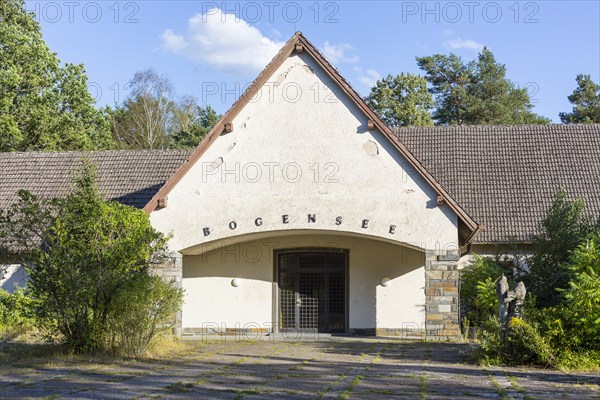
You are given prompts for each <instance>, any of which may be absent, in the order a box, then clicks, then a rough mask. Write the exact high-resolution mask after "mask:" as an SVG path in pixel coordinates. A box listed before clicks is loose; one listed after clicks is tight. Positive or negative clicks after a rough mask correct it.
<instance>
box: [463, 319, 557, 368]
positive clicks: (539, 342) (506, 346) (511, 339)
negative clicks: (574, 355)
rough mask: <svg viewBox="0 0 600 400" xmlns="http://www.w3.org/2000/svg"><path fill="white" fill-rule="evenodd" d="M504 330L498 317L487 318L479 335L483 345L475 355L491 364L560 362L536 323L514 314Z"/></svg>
mask: <svg viewBox="0 0 600 400" xmlns="http://www.w3.org/2000/svg"><path fill="white" fill-rule="evenodd" d="M502 330H503V328H502V327H501V326H500V322H499V321H498V318H497V317H494V316H490V317H488V318H487V320H485V321H484V323H483V325H482V329H481V330H480V331H479V335H478V340H479V347H477V348H476V349H475V350H474V353H473V355H474V356H475V358H477V359H478V360H479V361H482V362H484V363H486V364H491V365H499V364H505V365H523V364H527V365H544V366H556V365H557V358H556V355H555V352H554V350H553V349H552V346H551V344H550V343H549V341H548V340H547V339H546V338H545V337H544V336H543V335H542V334H541V333H540V332H539V330H538V328H537V327H536V326H535V325H532V324H529V323H527V322H525V321H524V320H523V319H521V318H512V319H511V321H510V323H509V328H508V330H507V332H503V331H502ZM503 336H505V337H506V340H503Z"/></svg>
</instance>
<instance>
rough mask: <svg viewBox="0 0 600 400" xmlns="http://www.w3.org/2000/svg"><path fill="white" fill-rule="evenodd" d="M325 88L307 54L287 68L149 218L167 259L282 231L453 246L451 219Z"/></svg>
mask: <svg viewBox="0 0 600 400" xmlns="http://www.w3.org/2000/svg"><path fill="white" fill-rule="evenodd" d="M328 81H329V79H328V78H327V76H326V75H325V73H324V72H323V71H322V70H321V69H320V68H319V67H318V66H317V65H316V64H315V63H314V61H313V60H312V59H311V58H309V57H308V56H307V55H306V54H305V53H302V54H299V55H298V54H296V55H294V56H291V57H289V58H288V59H287V60H286V61H285V62H284V63H283V65H282V66H281V67H280V68H279V69H278V70H277V71H276V72H275V73H274V75H273V76H272V77H271V78H270V79H269V83H268V84H266V85H265V86H264V87H263V90H261V91H260V94H259V95H258V96H257V97H255V99H253V100H252V101H250V103H249V104H248V105H247V106H246V107H245V108H244V109H243V110H242V111H241V112H240V113H239V115H238V116H237V117H236V118H235V120H234V121H233V126H234V131H233V132H231V133H228V134H223V135H221V136H220V137H219V138H218V139H217V140H216V141H215V143H214V144H213V145H212V146H211V147H210V148H209V149H208V150H207V151H206V153H205V154H204V155H203V156H202V157H201V159H200V160H199V161H198V162H197V163H196V164H195V165H194V166H193V168H192V169H191V171H189V172H188V173H187V174H186V175H185V177H184V178H183V179H182V180H181V181H180V182H179V184H178V185H177V186H176V187H175V188H174V189H173V190H172V191H171V193H170V194H169V202H168V207H166V208H164V209H158V210H155V211H154V212H153V213H152V214H151V221H152V224H153V225H154V226H155V227H156V228H158V229H160V230H162V231H163V232H166V233H169V232H172V233H173V237H172V239H171V242H170V247H171V250H175V251H184V252H186V253H188V254H190V253H194V252H195V253H199V252H202V251H203V249H202V244H204V243H209V242H211V241H215V240H219V239H222V238H225V237H230V236H236V235H242V234H248V233H254V232H269V231H277V230H281V229H285V230H290V229H292V230H293V229H315V230H331V231H339V232H355V233H359V234H368V235H374V236H379V237H382V238H386V239H390V240H394V241H397V242H403V243H410V244H411V245H414V246H416V247H418V248H422V249H425V248H428V249H434V248H455V247H456V242H457V228H456V226H457V217H456V215H455V214H454V213H453V212H452V211H451V210H450V209H449V208H448V206H447V205H443V206H441V207H438V206H437V204H436V199H437V194H436V193H435V191H433V190H432V189H431V188H430V187H429V186H428V185H427V184H426V183H425V182H424V180H423V179H422V178H421V177H420V176H419V175H418V174H417V173H416V172H415V171H414V169H413V168H412V167H410V166H409V165H408V163H407V162H406V160H405V159H404V158H403V157H402V156H401V155H400V154H399V153H398V152H397V150H396V149H394V148H393V147H392V145H391V144H390V143H389V142H388V141H387V139H385V138H384V137H383V135H382V134H381V133H380V132H377V131H374V130H373V131H369V130H367V119H366V117H364V116H363V115H362V113H361V112H360V111H359V110H358V109H357V108H356V106H354V105H353V104H352V103H351V102H350V101H349V100H348V99H347V98H346V97H345V95H343V94H342V93H341V92H340V90H339V89H337V88H334V87H328V84H327V82H328ZM449 156H450V157H451V156H452V155H451V154H449ZM309 214H310V215H314V217H315V218H314V221H313V220H311V219H309V217H308V215H309ZM338 217H341V219H338ZM365 220H367V221H366V222H365ZM338 221H339V222H338ZM392 225H393V226H394V227H393V228H392V229H391V231H390V228H391V226H392ZM194 247H196V248H195V249H194Z"/></svg>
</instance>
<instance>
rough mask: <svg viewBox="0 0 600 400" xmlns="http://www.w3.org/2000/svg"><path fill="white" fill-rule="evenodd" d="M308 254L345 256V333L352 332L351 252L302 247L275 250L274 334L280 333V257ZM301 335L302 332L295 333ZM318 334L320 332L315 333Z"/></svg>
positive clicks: (338, 249)
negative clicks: (290, 254)
mask: <svg viewBox="0 0 600 400" xmlns="http://www.w3.org/2000/svg"><path fill="white" fill-rule="evenodd" d="M306 252H321V253H343V254H344V255H345V257H344V258H345V265H344V281H345V282H344V314H345V315H344V333H345V334H346V333H348V332H349V331H350V326H349V325H350V251H349V250H348V249H341V248H337V247H301V248H297V249H279V250H273V286H272V287H273V291H272V298H273V302H272V305H273V306H272V311H273V313H272V321H273V325H272V332H273V333H280V330H279V322H280V321H279V307H280V304H279V255H280V254H289V253H306ZM295 332H298V333H300V331H295ZM286 333H290V334H293V332H288V331H286ZM315 333H316V334H318V333H319V332H315Z"/></svg>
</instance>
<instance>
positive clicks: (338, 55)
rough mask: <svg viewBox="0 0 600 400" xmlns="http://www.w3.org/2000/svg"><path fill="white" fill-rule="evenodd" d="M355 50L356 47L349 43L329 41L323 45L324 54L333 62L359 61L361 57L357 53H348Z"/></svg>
mask: <svg viewBox="0 0 600 400" xmlns="http://www.w3.org/2000/svg"><path fill="white" fill-rule="evenodd" d="M351 50H354V47H352V45H350V44H348V43H339V44H333V43H329V42H328V41H326V42H325V44H324V45H323V54H324V55H325V57H327V59H328V60H329V61H331V62H332V63H333V64H340V63H357V62H358V61H359V57H358V56H357V55H356V54H352V55H348V54H347V53H346V52H347V51H351Z"/></svg>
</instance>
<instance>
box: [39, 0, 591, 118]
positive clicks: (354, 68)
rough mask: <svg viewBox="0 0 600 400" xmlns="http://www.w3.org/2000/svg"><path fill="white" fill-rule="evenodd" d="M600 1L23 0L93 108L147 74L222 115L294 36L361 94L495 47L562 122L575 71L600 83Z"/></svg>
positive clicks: (547, 112) (540, 104) (541, 107)
mask: <svg viewBox="0 0 600 400" xmlns="http://www.w3.org/2000/svg"><path fill="white" fill-rule="evenodd" d="M599 4H600V2H598V1H535V2H533V1H519V2H517V1H496V2H494V1H469V0H467V1H456V2H453V1H441V2H440V1H438V2H435V1H431V2H422V1H338V2H333V1H322V2H317V1H312V0H311V1H295V2H280V1H265V2H252V1H250V2H247V1H246V2H230V1H227V2H223V1H179V0H175V1H119V2H117V1H114V0H108V1H69V0H66V1H64V2H62V1H47V0H44V1H27V8H28V10H30V11H35V12H36V13H37V14H38V20H39V21H40V23H41V25H42V32H43V35H44V38H45V40H46V41H47V42H48V44H49V46H50V48H51V49H52V50H53V51H55V52H57V53H58V55H59V57H60V58H61V60H62V61H64V62H76V63H84V64H85V66H86V68H87V70H88V76H89V79H90V82H91V84H90V85H91V90H92V92H93V93H94V94H95V95H96V97H97V100H98V104H100V105H104V104H111V105H112V104H114V102H115V100H116V101H117V102H120V101H122V100H123V98H124V97H125V96H126V95H127V82H128V81H129V80H130V79H131V77H132V76H133V74H134V73H135V72H136V71H138V70H143V69H146V68H148V67H152V68H154V69H155V70H156V71H157V72H159V73H161V74H164V75H166V76H167V77H168V78H169V79H170V80H171V81H172V82H173V84H174V87H175V89H176V92H177V94H178V95H180V96H183V95H193V96H196V97H197V98H198V99H199V101H200V102H202V103H208V104H211V105H212V106H213V107H214V108H215V109H217V111H219V112H224V111H226V110H227V108H228V107H229V106H230V105H231V104H232V103H233V101H234V100H235V99H236V97H237V96H238V95H239V94H240V93H241V90H242V89H243V87H244V86H245V85H246V84H247V83H249V82H251V81H252V80H253V79H254V78H255V76H256V75H257V73H258V72H259V71H260V69H261V68H262V66H264V65H265V64H266V63H267V62H268V60H270V58H271V57H272V56H273V55H274V53H275V52H276V51H277V50H278V48H279V47H280V46H281V44H282V43H283V42H285V41H286V40H287V39H288V38H289V37H290V36H291V35H293V34H294V32H296V31H302V32H303V33H304V35H305V36H306V37H307V38H308V39H309V40H311V41H312V42H313V44H315V45H316V46H317V47H318V48H319V49H321V50H322V51H324V52H325V54H326V55H327V56H328V57H329V58H330V59H331V61H333V62H334V64H335V65H336V66H337V67H338V69H339V70H340V71H341V72H342V74H343V75H344V76H345V77H346V78H347V79H348V80H349V81H350V82H351V83H352V84H353V85H354V87H355V88H356V89H357V90H358V91H359V92H361V93H362V94H366V93H368V91H369V87H370V85H371V84H372V83H373V82H374V80H376V79H377V78H379V77H381V76H385V75H387V74H398V73H401V72H412V73H419V72H420V71H419V69H418V67H417V65H416V62H415V56H426V55H431V54H436V53H442V54H448V53H450V52H455V53H457V54H458V55H460V56H462V57H463V58H464V59H465V60H470V59H472V58H474V57H475V56H476V54H477V51H478V50H479V49H480V48H481V46H483V45H485V46H488V47H489V48H490V49H491V50H492V51H493V53H494V55H495V56H496V58H497V60H499V61H500V62H502V63H504V64H506V66H507V68H508V77H509V78H510V79H511V80H513V81H514V82H516V83H517V84H519V85H521V86H525V87H527V88H528V90H529V91H530V94H531V97H532V99H533V101H534V102H535V105H536V107H535V111H536V112H537V113H539V114H542V115H544V116H547V117H549V118H551V119H552V120H553V121H555V122H559V118H558V113H559V112H560V111H567V110H570V109H571V106H570V104H569V102H568V100H567V96H568V95H569V94H570V93H571V92H572V91H573V89H574V88H575V76H576V75H577V74H578V73H587V74H591V75H592V79H594V81H596V82H599V81H600V5H599Z"/></svg>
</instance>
